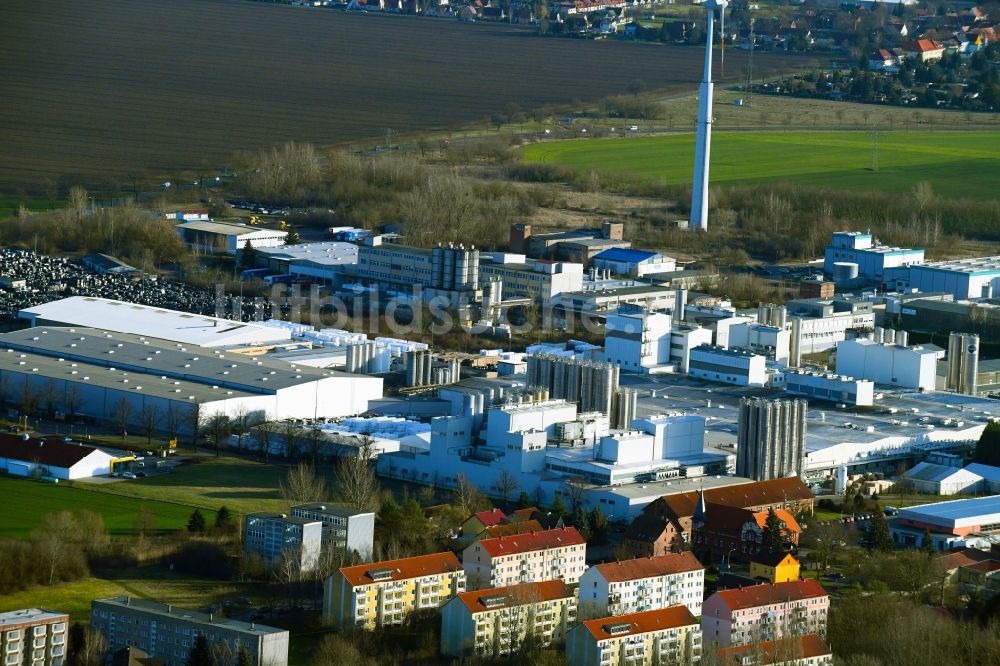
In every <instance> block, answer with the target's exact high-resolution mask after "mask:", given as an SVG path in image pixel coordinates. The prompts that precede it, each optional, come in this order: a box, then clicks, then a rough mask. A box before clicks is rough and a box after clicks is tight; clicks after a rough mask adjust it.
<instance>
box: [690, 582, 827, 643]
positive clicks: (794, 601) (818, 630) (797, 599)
mask: <svg viewBox="0 0 1000 666" xmlns="http://www.w3.org/2000/svg"><path fill="white" fill-rule="evenodd" d="M829 607H830V597H829V596H828V595H827V593H826V590H824V589H823V587H822V586H821V585H820V584H819V583H817V582H816V581H815V580H813V579H812V578H808V579H806V580H800V581H795V582H789V583H775V584H773V585H751V586H750V587H744V588H742V589H732V590H722V591H720V592H716V593H715V594H713V595H712V596H710V597H709V598H708V599H706V600H705V603H704V605H703V606H702V615H701V631H702V635H703V636H704V638H705V642H706V643H707V644H710V645H716V646H720V647H727V646H730V645H743V644H746V643H754V642H759V641H770V640H776V639H781V638H786V637H789V636H795V635H801V634H820V635H825V634H826V616H827V611H828V609H829Z"/></svg>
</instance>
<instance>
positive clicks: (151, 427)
mask: <svg viewBox="0 0 1000 666" xmlns="http://www.w3.org/2000/svg"><path fill="white" fill-rule="evenodd" d="M160 418H161V414H160V408H159V407H157V406H156V405H145V406H143V408H142V412H141V413H140V414H139V420H140V422H141V423H142V430H143V432H145V433H146V446H151V445H152V443H153V433H154V432H155V431H156V426H158V425H159V424H160Z"/></svg>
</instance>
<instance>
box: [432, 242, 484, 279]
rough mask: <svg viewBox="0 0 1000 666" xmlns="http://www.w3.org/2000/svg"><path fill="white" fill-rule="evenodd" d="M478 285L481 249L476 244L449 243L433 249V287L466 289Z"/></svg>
mask: <svg viewBox="0 0 1000 666" xmlns="http://www.w3.org/2000/svg"><path fill="white" fill-rule="evenodd" d="M478 286H479V250H477V249H476V248H475V246H470V247H469V248H466V247H465V246H464V245H459V246H458V247H455V245H453V244H452V243H448V246H447V247H444V246H442V245H438V246H437V247H435V248H434V249H433V250H431V287H434V288H436V289H448V290H455V291H464V290H469V289H476V288H477V287H478Z"/></svg>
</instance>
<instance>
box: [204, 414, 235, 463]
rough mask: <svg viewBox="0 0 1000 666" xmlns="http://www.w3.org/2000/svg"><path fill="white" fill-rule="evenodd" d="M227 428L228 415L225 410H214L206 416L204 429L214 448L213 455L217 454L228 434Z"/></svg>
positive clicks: (228, 427)
mask: <svg viewBox="0 0 1000 666" xmlns="http://www.w3.org/2000/svg"><path fill="white" fill-rule="evenodd" d="M229 429H230V421H229V416H228V415H227V414H226V413H225V412H216V413H215V414H212V415H211V416H210V417H208V421H207V422H206V423H205V430H206V431H207V432H208V438H209V440H210V441H211V442H212V447H213V448H214V449H215V455H219V452H220V450H221V449H222V443H223V441H224V440H225V439H226V438H227V437H228V436H229Z"/></svg>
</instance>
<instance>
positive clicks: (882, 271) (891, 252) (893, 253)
mask: <svg viewBox="0 0 1000 666" xmlns="http://www.w3.org/2000/svg"><path fill="white" fill-rule="evenodd" d="M923 261H924V251H923V250H914V249H907V248H902V247H891V246H888V245H881V244H880V243H879V242H878V241H877V240H876V239H875V238H874V237H873V236H872V235H871V234H870V233H861V232H860V231H838V232H836V233H834V234H833V240H832V242H831V243H830V245H828V246H827V247H826V251H825V252H824V257H823V271H824V272H825V273H827V274H829V275H832V276H833V278H834V280H835V281H842V280H850V279H853V278H856V277H861V278H864V279H866V280H871V281H874V282H882V281H884V280H887V279H888V276H887V275H886V272H887V271H888V270H889V269H895V268H902V267H906V266H911V265H913V264H921V263H923ZM848 271H851V272H853V275H850V274H849V273H848Z"/></svg>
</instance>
